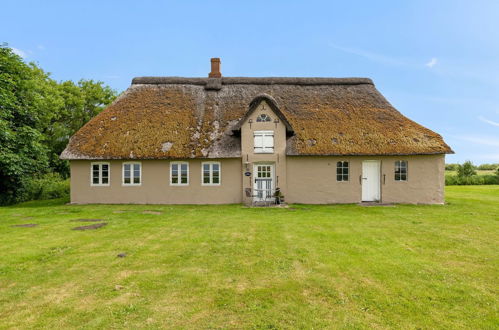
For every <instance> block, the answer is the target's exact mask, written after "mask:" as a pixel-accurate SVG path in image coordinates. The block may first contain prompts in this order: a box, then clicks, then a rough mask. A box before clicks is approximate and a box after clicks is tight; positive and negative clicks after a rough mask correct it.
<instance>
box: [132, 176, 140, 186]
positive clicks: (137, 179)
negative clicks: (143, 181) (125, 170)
mask: <svg viewBox="0 0 499 330" xmlns="http://www.w3.org/2000/svg"><path fill="white" fill-rule="evenodd" d="M133 183H136V184H139V183H140V178H139V177H138V176H136V177H134V178H133Z"/></svg>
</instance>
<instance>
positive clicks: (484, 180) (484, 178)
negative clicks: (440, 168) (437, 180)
mask: <svg viewBox="0 0 499 330" xmlns="http://www.w3.org/2000/svg"><path fill="white" fill-rule="evenodd" d="M484 184H499V175H473V176H467V177H466V176H465V177H460V176H457V175H446V176H445V185H446V186H458V185H459V186H461V185H484Z"/></svg>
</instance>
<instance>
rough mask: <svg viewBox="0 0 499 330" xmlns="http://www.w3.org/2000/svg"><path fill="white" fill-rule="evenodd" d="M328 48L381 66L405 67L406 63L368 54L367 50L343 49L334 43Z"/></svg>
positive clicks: (396, 59) (392, 58)
mask: <svg viewBox="0 0 499 330" xmlns="http://www.w3.org/2000/svg"><path fill="white" fill-rule="evenodd" d="M329 46H330V47H332V48H334V49H337V50H339V51H342V52H344V53H349V54H353V55H357V56H360V57H364V58H366V59H368V60H370V61H373V62H380V63H383V64H389V65H407V63H406V62H405V61H401V60H400V59H398V58H394V57H389V56H385V55H381V54H376V53H373V52H370V51H367V50H363V49H358V48H349V47H343V46H339V45H336V44H334V43H329Z"/></svg>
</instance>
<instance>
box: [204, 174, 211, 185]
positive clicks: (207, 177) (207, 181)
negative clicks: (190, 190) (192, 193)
mask: <svg viewBox="0 0 499 330" xmlns="http://www.w3.org/2000/svg"><path fill="white" fill-rule="evenodd" d="M203 183H207V184H208V183H210V173H204V175H203Z"/></svg>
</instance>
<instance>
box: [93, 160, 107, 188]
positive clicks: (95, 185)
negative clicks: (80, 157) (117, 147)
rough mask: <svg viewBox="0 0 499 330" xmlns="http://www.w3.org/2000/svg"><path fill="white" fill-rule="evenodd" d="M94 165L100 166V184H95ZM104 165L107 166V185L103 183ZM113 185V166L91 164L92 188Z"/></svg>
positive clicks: (97, 163)
mask: <svg viewBox="0 0 499 330" xmlns="http://www.w3.org/2000/svg"><path fill="white" fill-rule="evenodd" d="M94 165H99V183H94ZM102 165H107V183H102ZM110 185H111V164H110V163H108V162H91V163H90V186H92V187H108V186H110Z"/></svg>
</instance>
